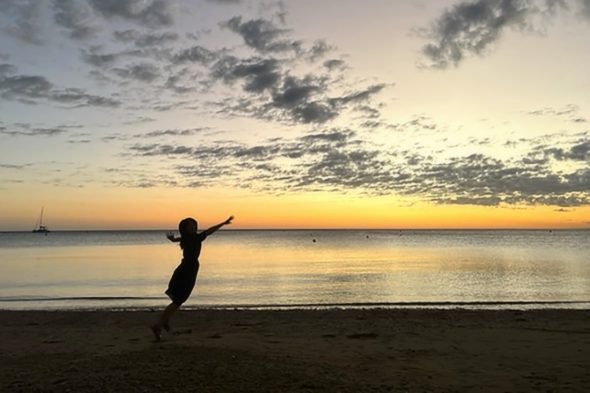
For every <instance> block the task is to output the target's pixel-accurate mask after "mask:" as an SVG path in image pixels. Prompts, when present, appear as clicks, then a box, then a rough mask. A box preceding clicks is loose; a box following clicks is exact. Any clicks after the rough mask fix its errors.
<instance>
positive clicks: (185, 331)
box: [172, 329, 193, 336]
mask: <svg viewBox="0 0 590 393" xmlns="http://www.w3.org/2000/svg"><path fill="white" fill-rule="evenodd" d="M192 332H193V329H181V330H175V331H173V332H172V334H173V335H175V336H180V335H182V334H191V333H192Z"/></svg>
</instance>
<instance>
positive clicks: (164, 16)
mask: <svg viewBox="0 0 590 393" xmlns="http://www.w3.org/2000/svg"><path fill="white" fill-rule="evenodd" d="M89 4H90V5H91V6H92V8H93V9H94V10H95V11H96V12H98V13H99V14H101V15H102V16H103V17H105V18H107V19H110V18H121V19H125V20H128V21H132V22H136V23H138V24H140V25H144V26H147V27H152V28H157V27H164V26H170V25H172V24H173V22H174V18H173V13H172V9H171V6H170V4H171V3H170V2H169V1H166V0H89Z"/></svg>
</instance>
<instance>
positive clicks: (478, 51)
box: [422, 0, 565, 69]
mask: <svg viewBox="0 0 590 393" xmlns="http://www.w3.org/2000/svg"><path fill="white" fill-rule="evenodd" d="M564 5H565V3H564V2H563V1H559V0H557V1H555V0H548V1H544V2H535V1H532V0H530V1H529V0H476V1H461V2H460V3H458V4H456V5H454V6H452V7H451V8H450V9H447V10H446V11H445V12H444V13H443V14H442V15H441V16H440V17H439V18H438V19H437V20H436V21H434V23H433V24H432V25H431V26H430V28H428V29H427V30H426V31H425V34H426V36H427V37H428V38H429V39H430V42H429V43H428V44H426V45H425V46H424V47H423V48H422V53H423V55H425V56H426V58H427V59H428V60H429V62H430V64H428V65H427V66H429V67H432V68H440V69H445V68H448V67H449V66H457V65H458V64H459V63H461V62H462V61H463V60H464V59H465V58H466V57H468V56H471V55H482V54H484V53H485V52H486V51H488V50H489V49H490V48H491V47H492V46H493V45H494V44H495V43H496V42H497V41H498V40H499V39H500V37H501V36H502V34H503V33H504V32H505V30H507V29H509V28H512V29H520V30H525V29H530V28H532V23H533V20H532V19H533V18H534V17H535V16H537V15H539V14H542V15H548V14H551V13H553V12H555V10H557V9H559V8H563V7H564ZM542 7H544V8H542Z"/></svg>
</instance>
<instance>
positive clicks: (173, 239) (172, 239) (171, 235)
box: [166, 232, 180, 243]
mask: <svg viewBox="0 0 590 393" xmlns="http://www.w3.org/2000/svg"><path fill="white" fill-rule="evenodd" d="M166 238H167V239H168V240H170V241H171V242H174V243H178V242H179V241H180V238H179V237H174V234H173V233H172V232H168V233H167V234H166Z"/></svg>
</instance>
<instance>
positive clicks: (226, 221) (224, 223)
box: [203, 216, 234, 236]
mask: <svg viewBox="0 0 590 393" xmlns="http://www.w3.org/2000/svg"><path fill="white" fill-rule="evenodd" d="M233 219H234V216H230V217H229V218H228V219H227V220H225V221H224V222H222V223H220V224H217V225H213V226H212V227H211V228H209V229H206V230H204V231H203V233H204V234H205V236H209V235H211V234H213V233H214V232H216V231H218V230H219V229H220V228H221V227H222V226H224V225H229V224H231V222H232V220H233Z"/></svg>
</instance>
